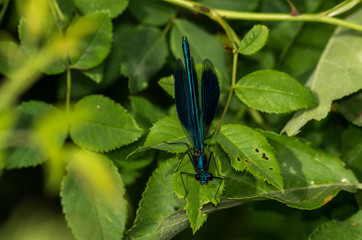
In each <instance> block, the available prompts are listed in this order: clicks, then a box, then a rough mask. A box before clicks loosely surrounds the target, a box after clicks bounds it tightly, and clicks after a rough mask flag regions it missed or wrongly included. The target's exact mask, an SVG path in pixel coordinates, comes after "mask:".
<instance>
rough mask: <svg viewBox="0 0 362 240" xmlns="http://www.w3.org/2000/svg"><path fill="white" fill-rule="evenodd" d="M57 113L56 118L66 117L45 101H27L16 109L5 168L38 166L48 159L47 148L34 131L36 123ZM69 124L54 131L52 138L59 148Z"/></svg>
mask: <svg viewBox="0 0 362 240" xmlns="http://www.w3.org/2000/svg"><path fill="white" fill-rule="evenodd" d="M54 113H55V114H56V116H55V117H56V119H64V116H63V115H62V113H61V112H60V111H59V110H58V109H56V108H55V107H53V106H52V105H50V104H47V103H44V102H37V101H30V102H25V103H23V104H22V105H20V106H19V107H18V108H17V109H16V115H17V118H18V119H17V123H16V125H17V126H16V129H15V132H14V134H13V136H12V137H11V139H10V140H9V142H8V143H7V144H9V148H8V149H7V150H6V156H7V157H6V158H5V168H7V169H13V168H22V167H30V166H36V165H38V164H41V163H43V162H44V161H45V160H47V159H48V155H47V154H46V149H44V148H43V146H42V145H41V142H40V141H39V140H40V139H39V136H38V135H37V133H36V132H34V129H33V127H34V125H35V124H37V123H38V122H39V121H42V119H44V118H45V117H47V116H50V115H51V114H54ZM67 127H68V124H67V123H66V122H65V125H64V126H62V127H61V128H60V129H58V130H57V131H55V132H53V133H54V135H53V136H52V139H53V140H54V141H55V145H56V147H57V148H60V147H61V146H62V145H63V143H64V141H65V138H66V137H67Z"/></svg>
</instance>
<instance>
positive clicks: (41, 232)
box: [0, 198, 74, 240]
mask: <svg viewBox="0 0 362 240" xmlns="http://www.w3.org/2000/svg"><path fill="white" fill-rule="evenodd" d="M0 239H6V240H25V239H36V240H47V239H52V240H73V239H74V237H73V235H72V232H71V230H70V229H69V227H68V226H67V224H66V223H65V220H64V216H63V214H62V213H61V212H60V211H55V210H54V208H52V207H51V206H49V204H46V202H45V201H44V200H40V199H34V198H28V199H27V200H26V201H20V202H19V203H17V204H16V205H15V206H14V209H12V211H11V213H10V216H8V217H7V220H6V222H4V224H2V226H1V231H0Z"/></svg>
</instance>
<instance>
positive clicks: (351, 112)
mask: <svg viewBox="0 0 362 240" xmlns="http://www.w3.org/2000/svg"><path fill="white" fill-rule="evenodd" d="M361 106H362V92H358V93H356V94H353V95H352V96H350V97H347V98H345V99H342V100H341V101H338V103H337V107H338V110H339V112H340V113H341V114H342V115H343V116H344V117H345V118H346V119H347V120H348V121H350V122H351V123H353V124H355V125H357V126H359V127H362V114H361Z"/></svg>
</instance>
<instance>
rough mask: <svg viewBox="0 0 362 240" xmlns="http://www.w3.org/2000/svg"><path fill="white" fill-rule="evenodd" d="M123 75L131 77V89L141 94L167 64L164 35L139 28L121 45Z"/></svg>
mask: <svg viewBox="0 0 362 240" xmlns="http://www.w3.org/2000/svg"><path fill="white" fill-rule="evenodd" d="M120 48H121V49H122V52H123V55H122V57H121V73H122V74H124V75H126V76H127V77H129V88H130V90H131V91H132V92H139V91H142V90H144V89H146V88H147V86H148V81H149V80H150V79H151V77H153V75H154V74H155V73H156V72H157V71H159V70H160V69H161V68H162V66H163V65H164V64H165V63H166V57H167V55H168V49H167V43H166V39H165V35H164V33H162V32H161V31H160V30H159V29H158V28H153V27H147V26H142V25H141V26H138V27H137V28H136V29H134V30H133V31H132V32H131V33H130V35H129V37H128V38H127V39H126V40H125V41H124V42H123V43H122V44H121V45H120Z"/></svg>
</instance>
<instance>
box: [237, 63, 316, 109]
mask: <svg viewBox="0 0 362 240" xmlns="http://www.w3.org/2000/svg"><path fill="white" fill-rule="evenodd" d="M235 93H236V95H237V96H238V97H239V99H240V100H242V101H243V102H244V103H245V104H247V105H248V106H250V107H252V108H255V109H257V110H260V111H264V112H270V113H286V112H291V111H296V110H299V109H302V108H309V107H314V106H316V105H317V101H316V99H315V98H314V96H313V94H312V92H311V91H310V90H309V89H308V88H306V87H304V86H303V85H301V84H300V83H299V82H298V81H297V80H295V79H294V78H292V77H290V76H289V75H288V74H286V73H283V72H278V71H275V70H260V71H256V72H253V73H250V74H248V75H246V76H245V77H243V78H242V79H240V80H239V81H238V82H237V83H236V86H235Z"/></svg>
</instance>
